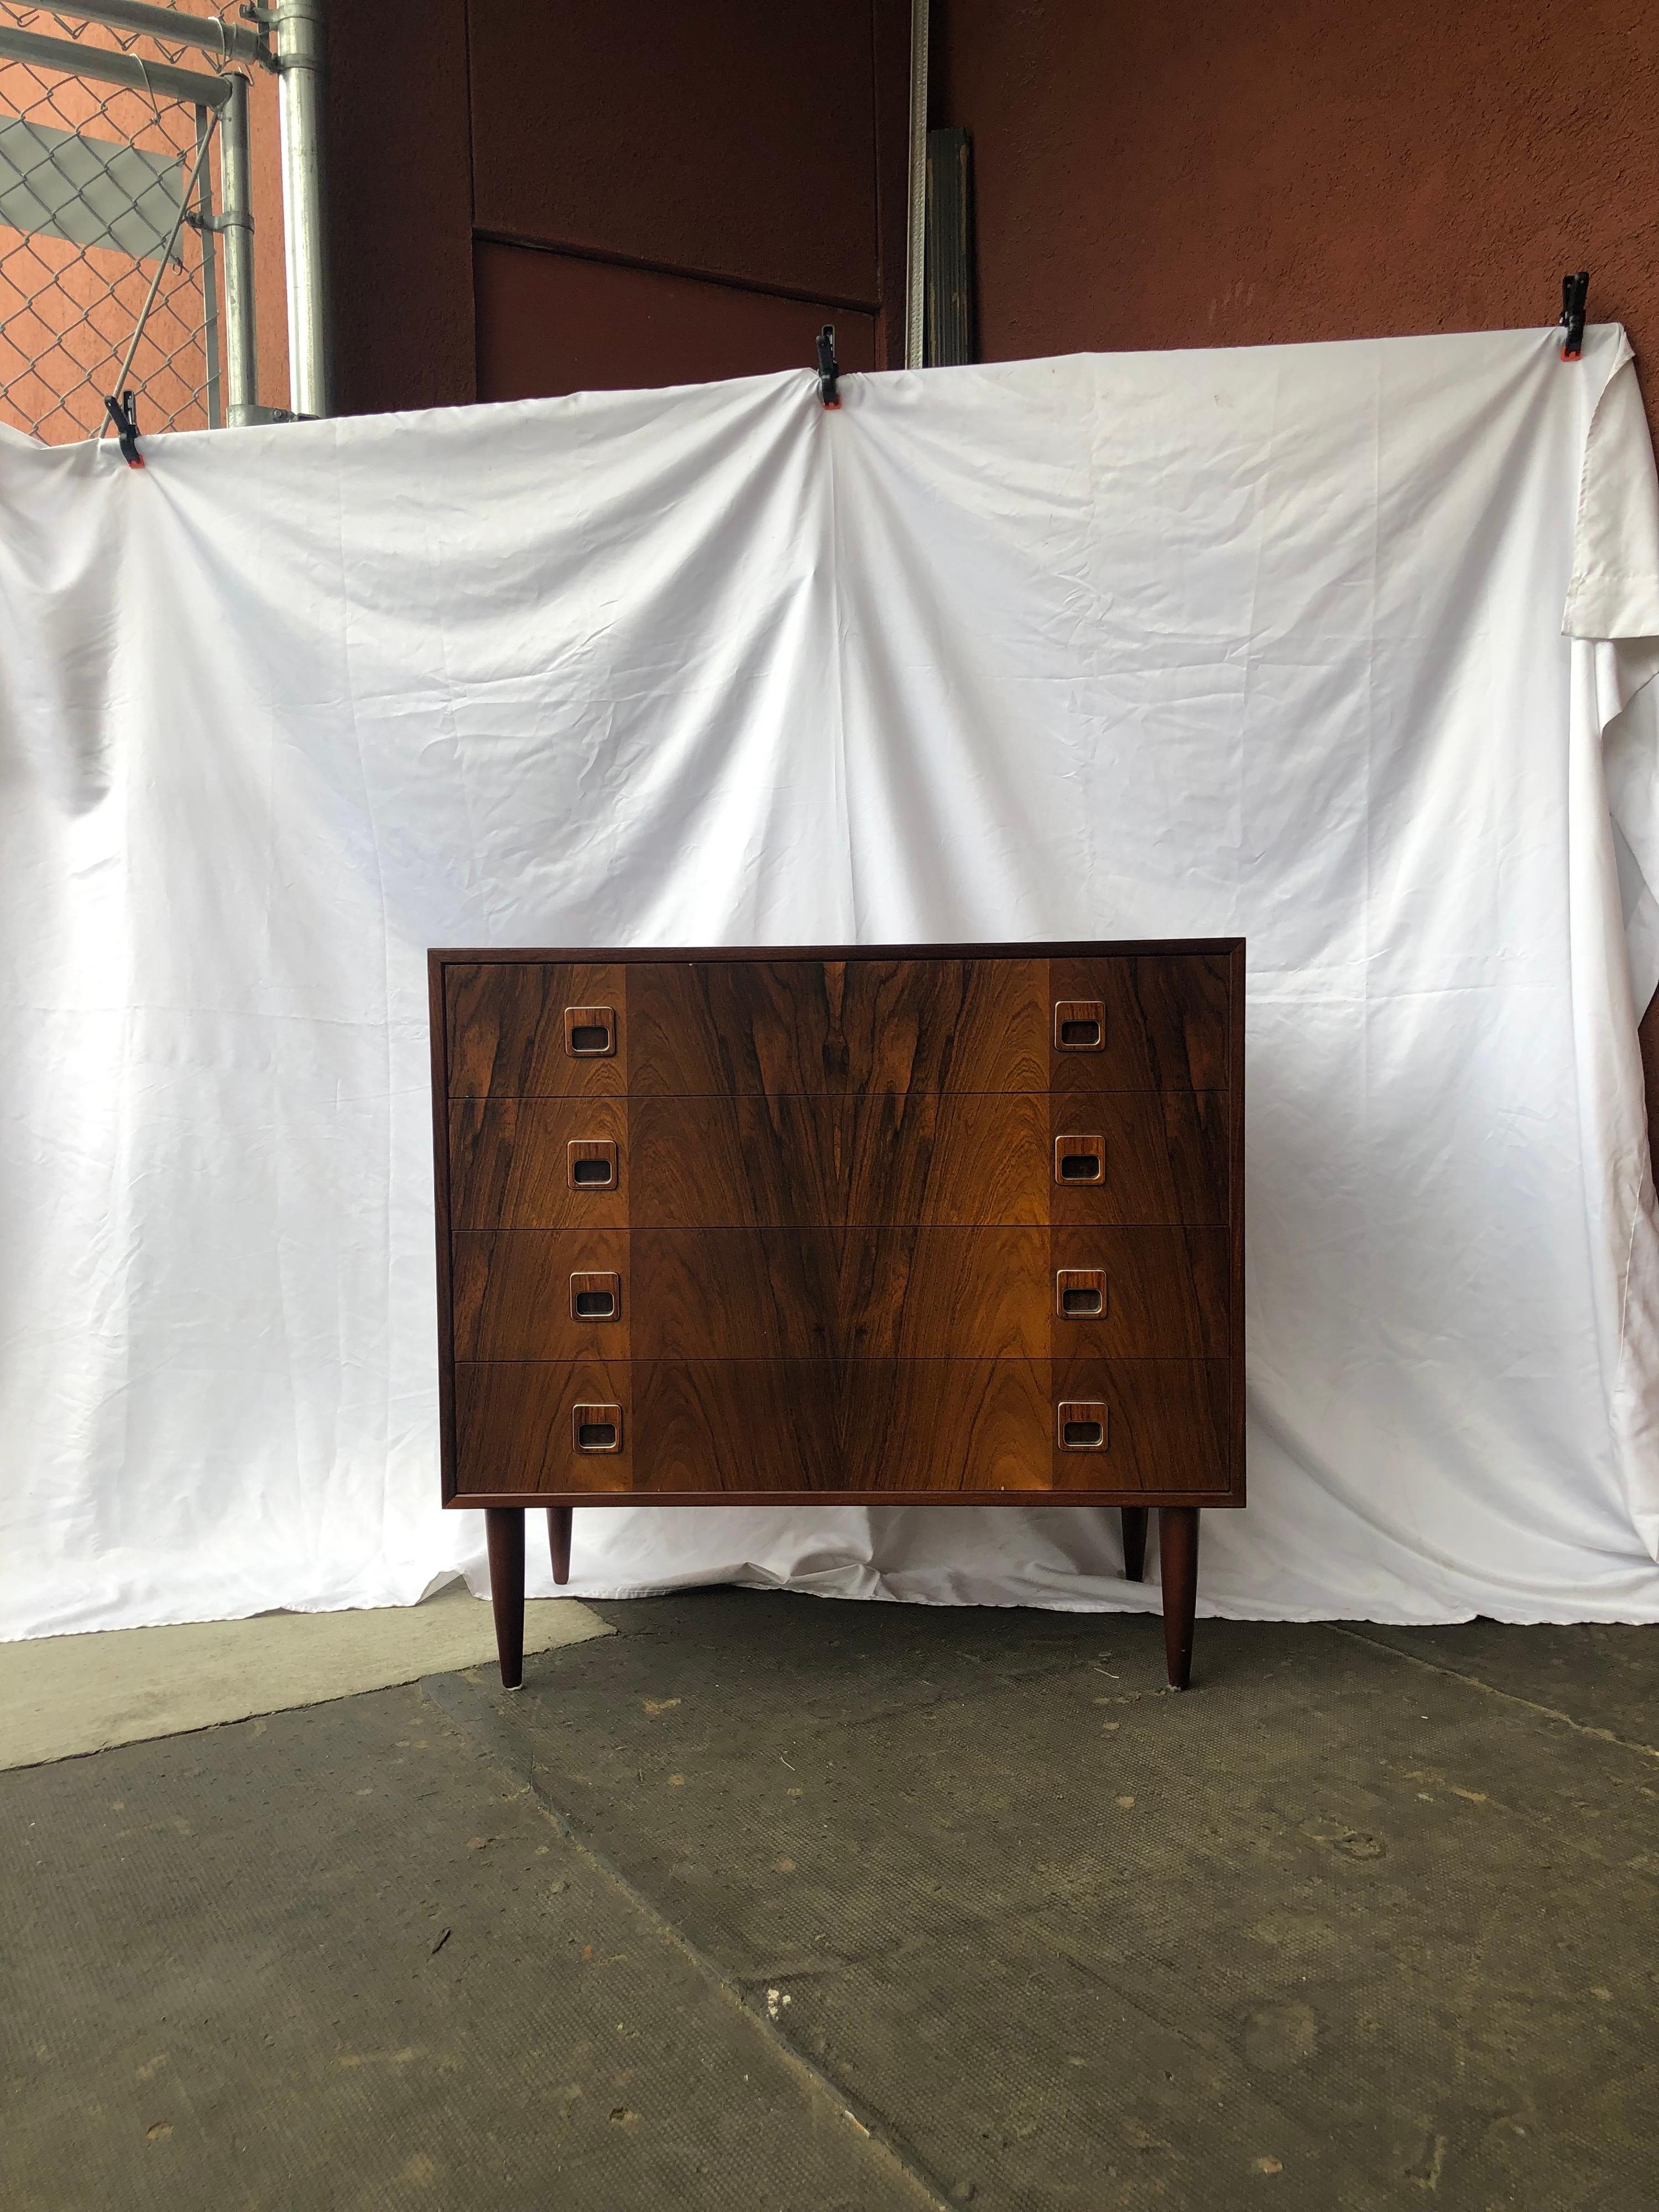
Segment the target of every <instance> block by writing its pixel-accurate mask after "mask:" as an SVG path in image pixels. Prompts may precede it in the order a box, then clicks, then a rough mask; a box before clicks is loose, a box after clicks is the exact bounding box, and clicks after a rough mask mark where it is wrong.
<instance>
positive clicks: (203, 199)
mask: <svg viewBox="0 0 1659 2212" xmlns="http://www.w3.org/2000/svg"><path fill="white" fill-rule="evenodd" d="M212 128H213V124H212V120H211V118H210V116H209V114H208V112H207V110H206V108H205V107H198V108H197V111H196V165H197V168H198V169H199V170H200V172H201V183H200V184H199V185H198V186H197V192H196V216H197V222H196V235H197V238H198V239H199V240H201V245H202V348H203V351H204V354H205V355H206V356H207V418H208V428H209V429H210V430H216V429H218V428H220V427H221V425H222V423H223V422H224V419H225V417H224V410H223V408H222V405H221V404H220V401H221V394H220V390H219V284H218V269H217V265H216V264H217V249H216V246H215V245H214V242H213V167H212V164H211V163H210V162H208V161H203V159H202V152H203V149H204V147H205V146H206V144H207V141H208V133H209V132H210V131H211V130H212ZM222 158H223V155H222V154H221V159H222Z"/></svg>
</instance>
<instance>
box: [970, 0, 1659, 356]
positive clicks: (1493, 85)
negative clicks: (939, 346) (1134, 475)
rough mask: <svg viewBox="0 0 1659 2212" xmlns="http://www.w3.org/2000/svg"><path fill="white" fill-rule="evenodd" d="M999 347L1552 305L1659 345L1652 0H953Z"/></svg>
mask: <svg viewBox="0 0 1659 2212" xmlns="http://www.w3.org/2000/svg"><path fill="white" fill-rule="evenodd" d="M934 4H935V39H934V60H933V89H934V104H935V109H936V113H935V118H934V119H935V120H936V121H938V122H941V123H946V122H948V123H957V124H963V125H967V127H968V128H969V130H970V131H972V133H973V138H974V161H975V178H976V183H977V191H978V206H977V214H978V222H979V247H980V278H981V342H982V347H983V350H984V352H985V354H986V356H987V357H988V358H991V359H995V360H1002V359H1012V358H1016V357H1018V356H1024V355H1031V354H1045V353H1065V352H1071V351H1074V350H1078V349H1087V348H1095V347H1161V346H1209V345H1260V344H1263V343H1272V342H1274V341H1284V340H1293V339H1305V338H1346V337H1378V336H1390V335H1395V334H1397V333H1403V332H1408V331H1457V330H1480V329H1497V328H1504V327H1510V326H1525V325H1533V324H1538V323H1546V322H1553V320H1554V319H1555V317H1556V315H1557V314H1558V313H1559V308H1560V278H1561V273H1562V271H1563V270H1566V269H1572V268H1578V267H1588V268H1589V270H1590V313H1591V317H1592V319H1594V320H1596V321H1619V322H1623V323H1625V324H1626V325H1628V326H1629V328H1630V331H1631V334H1632V340H1633V342H1634V343H1635V344H1636V346H1637V348H1638V351H1639V350H1640V349H1641V348H1642V345H1643V343H1644V338H1645V339H1647V340H1648V341H1649V342H1650V343H1652V344H1655V345H1659V199H1656V193H1655V179H1656V177H1659V15H1656V13H1655V10H1654V9H1653V7H1652V6H1651V4H1650V0H1466V4H1464V5H1462V6H1461V7H1455V8H1451V7H1448V6H1446V5H1445V4H1444V0H1347V4H1346V5H1344V6H1341V7H1332V6H1331V5H1330V4H1329V0H1275V4H1273V5H1267V6H1256V7H1239V6H1237V4H1236V0H1188V4H1187V5H1185V6H1183V7H1182V8H1181V9H1170V8H1144V7H1135V6H1131V5H1127V4H1125V0H1104V4H1103V0H1026V4H1024V5H1021V6H1018V7H1010V6H1008V5H1007V4H1006V0H934Z"/></svg>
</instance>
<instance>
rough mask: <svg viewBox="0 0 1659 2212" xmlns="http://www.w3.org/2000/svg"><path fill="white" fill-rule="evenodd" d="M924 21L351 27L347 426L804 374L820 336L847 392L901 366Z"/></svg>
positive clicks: (342, 385)
mask: <svg viewBox="0 0 1659 2212" xmlns="http://www.w3.org/2000/svg"><path fill="white" fill-rule="evenodd" d="M411 8H412V9H413V13H412V14H411V13H410V9H411ZM907 26H908V0H843V4H842V7H840V8H839V9H837V10H835V11H833V12H831V13H829V14H824V13H823V12H822V11H819V10H816V9H780V8H778V7H776V6H775V4H774V0H707V4H704V5H702V6H699V7H697V8H696V9H688V8H686V7H685V6H684V4H683V3H682V0H638V4H637V5H635V6H631V7H629V8H626V9H618V8H617V7H616V6H615V4H614V0H561V4H560V5H559V6H557V7H550V6H541V7H530V8H526V7H525V6H524V5H523V4H522V0H408V4H407V5H400V6H399V7H398V8H397V9H393V8H392V6H391V4H390V0H352V5H351V6H350V7H349V8H348V7H344V6H342V7H341V8H339V9H337V11H336V12H335V14H334V15H333V16H332V18H331V26H330V52H331V94H330V131H331V170H332V174H331V193H332V200H333V207H334V232H335V241H334V256H333V264H334V276H335V323H336V331H337V370H338V386H339V394H338V404H339V407H340V410H341V411H342V412H343V413H355V412H361V411H367V410H375V409H384V408H396V407H407V406H430V405H444V404H455V403H460V402H465V401H468V400H471V399H473V398H479V399H497V398H521V397H526V396H530V395H532V394H544V393H556V392H571V391H576V390H580V389H585V388H586V389H595V388H601V387H605V386H617V385H630V384H631V385H653V384H675V383H682V382H685V381H688V380H697V379H700V378H704V377H715V376H735V375H744V374H753V373H755V372H757V371H760V370H763V369H771V368H778V367H780V366H781V365H783V364H784V363H786V362H787V363H790V364H793V365H797V366H799V367H800V368H806V367H808V366H809V365H810V364H811V362H812V359H813V349H812V340H813V337H814V335H815V333H816V331H817V326H818V325H819V324H820V323H822V322H823V321H825V320H833V321H834V322H835V323H836V328H837V331H838V332H839V333H840V350H841V354H842V359H843V360H844V362H846V365H847V366H848V368H861V367H867V366H872V365H873V364H874V363H875V362H878V361H886V360H888V359H890V358H892V357H893V349H894V347H895V345H896V343H897V342H898V341H899V340H900V338H901V337H902V295H903V263H904V205H903V199H904V173H905V166H904V165H905V134H906V128H907V121H908V90H907V87H908V59H909V57H908V30H907ZM896 309H898V310H901V312H899V313H896V312H895V310H896Z"/></svg>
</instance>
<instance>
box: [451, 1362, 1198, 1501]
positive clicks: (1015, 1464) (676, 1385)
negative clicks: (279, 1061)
mask: <svg viewBox="0 0 1659 2212" xmlns="http://www.w3.org/2000/svg"><path fill="white" fill-rule="evenodd" d="M1227 1385H1228V1376H1227V1364H1226V1363H1225V1361H1209V1362H1195V1361H1181V1360H1116V1361H1112V1360H1069V1361H1064V1362H1062V1361H1047V1360H1023V1359H987V1360H942V1359H931V1360H910V1361H902V1360H854V1361H850V1362H848V1363H845V1364H837V1363H835V1362H832V1361H829V1360H721V1359H714V1360H635V1361H634V1362H632V1363H631V1364H601V1363H596V1362H591V1361H590V1362H573V1363H558V1362H538V1363H523V1364H520V1363H513V1362H506V1361H502V1362H496V1363H492V1364H471V1363H465V1362H463V1363H461V1364H458V1366H457V1369H456V1402H457V1418H458V1431H459V1466H458V1470H457V1472H458V1478H459V1480H458V1491H459V1494H461V1495H463V1496H465V1495H466V1494H467V1493H469V1492H471V1493H472V1494H474V1495H489V1496H500V1495H503V1494H507V1493H512V1494H513V1495H522V1496H524V1497H526V1498H540V1499H543V1500H545V1498H547V1497H548V1496H549V1495H550V1494H551V1495H562V1496H566V1497H569V1498H579V1497H581V1496H591V1495H596V1494H599V1493H604V1492H611V1493H617V1492H626V1493H627V1494H629V1495H630V1496H635V1497H638V1496H641V1495H646V1496H653V1497H659V1498H673V1497H682V1498H692V1497H707V1496H708V1495H710V1494H722V1495H727V1496H730V1495H733V1494H738V1495H759V1496H764V1495H768V1494H770V1493H775V1492H778V1491H780V1490H786V1491H787V1492H789V1493H791V1494H796V1493H799V1492H808V1493H811V1492H856V1493H860V1494H870V1495H877V1496H893V1495H903V1494H912V1495H914V1494H917V1493H921V1494H924V1495H927V1494H945V1493H951V1494H962V1493H982V1494H984V1495H986V1496H988V1497H995V1496H1001V1495H1004V1494H1006V1493H1007V1492H1021V1493H1024V1494H1028V1495H1029V1494H1032V1493H1038V1494H1041V1493H1042V1492H1051V1491H1052V1492H1078V1491H1090V1492H1098V1491H1102V1490H1117V1491H1122V1492H1127V1493H1128V1494H1129V1495H1131V1496H1133V1495H1134V1494H1135V1493H1137V1492H1142V1493H1145V1492H1154V1493H1156V1492H1167V1491H1170V1490H1176V1491H1181V1492H1187V1493H1188V1494H1194V1495H1204V1494H1210V1495H1215V1496H1220V1495H1224V1494H1225V1492H1226V1489H1227V1480H1228V1461H1227ZM593 1401H600V1402H611V1403H615V1404H617V1405H618V1406H619V1407H621V1408H622V1410H623V1449H621V1450H620V1451H618V1452H615V1453H611V1454H591V1455H590V1454H585V1453H581V1452H579V1451H577V1450H576V1449H575V1448H574V1437H573V1422H572V1408H573V1407H574V1405H575V1404H576V1403H578V1402H593ZM1062 1401H1078V1402H1085V1403H1091V1402H1100V1403H1103V1404H1104V1405H1105V1407H1107V1408H1108V1415H1109V1419H1108V1438H1109V1441H1108V1444H1107V1447H1106V1449H1104V1450H1102V1451H1097V1452H1069V1451H1063V1450H1061V1449H1060V1447H1059V1444H1058V1443H1057V1438H1056V1428H1055V1409H1056V1407H1057V1406H1058V1405H1059V1404H1060V1402H1062Z"/></svg>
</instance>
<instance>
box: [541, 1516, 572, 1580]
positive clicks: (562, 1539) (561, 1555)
mask: <svg viewBox="0 0 1659 2212" xmlns="http://www.w3.org/2000/svg"><path fill="white" fill-rule="evenodd" d="M573 1510H574V1509H573V1508H572V1507H570V1506H568V1505H550V1506H549V1507H548V1509H547V1546H548V1549H549V1550H550V1552H551V1553H552V1554H553V1579H554V1581H555V1582H556V1583H568V1581H569V1579H570V1516H571V1513H572V1511H573Z"/></svg>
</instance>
